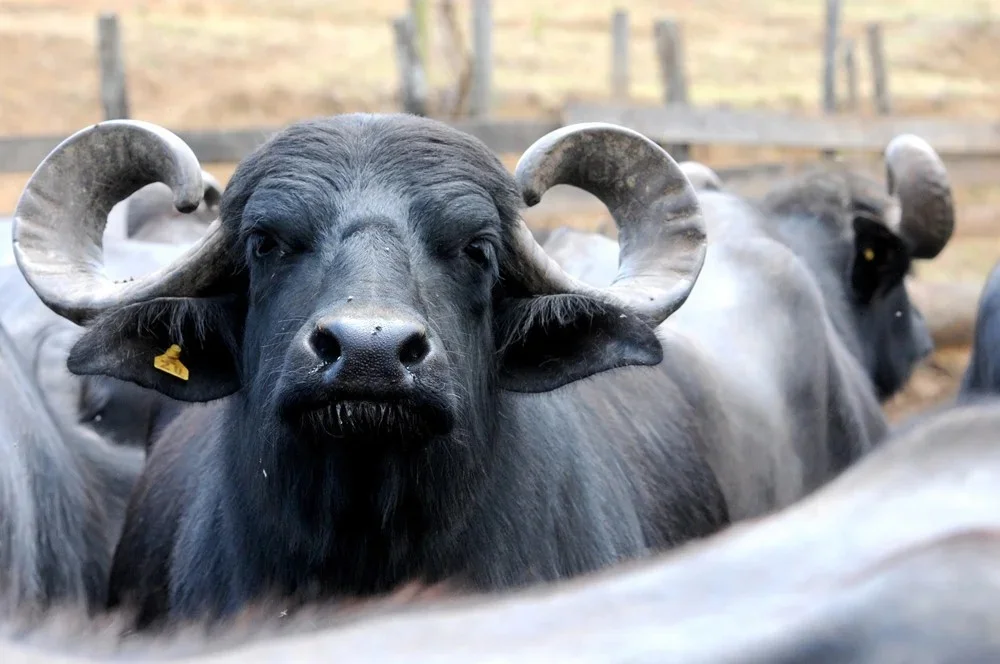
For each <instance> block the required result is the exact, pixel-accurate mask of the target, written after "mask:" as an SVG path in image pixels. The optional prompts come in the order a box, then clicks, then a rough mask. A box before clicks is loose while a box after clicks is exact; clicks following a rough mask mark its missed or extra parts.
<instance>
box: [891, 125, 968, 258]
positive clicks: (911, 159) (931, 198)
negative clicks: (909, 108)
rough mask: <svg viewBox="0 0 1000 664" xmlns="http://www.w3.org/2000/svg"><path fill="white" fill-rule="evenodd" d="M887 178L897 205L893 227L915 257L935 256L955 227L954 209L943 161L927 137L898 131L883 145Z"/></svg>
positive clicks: (946, 242) (949, 237) (945, 243)
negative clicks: (897, 133) (897, 209)
mask: <svg viewBox="0 0 1000 664" xmlns="http://www.w3.org/2000/svg"><path fill="white" fill-rule="evenodd" d="M884 154H885V166H886V182H887V185H888V190H889V194H890V195H891V196H894V197H895V198H896V199H897V203H898V206H899V218H898V221H897V224H898V227H897V228H896V231H897V232H898V233H899V235H900V236H901V237H903V238H904V239H905V240H906V241H907V242H909V243H910V245H911V250H912V252H913V255H914V256H915V257H916V258H934V257H935V256H937V255H938V254H939V253H941V250H942V249H944V247H945V245H947V244H948V240H949V239H951V234H952V233H953V232H954V230H955V209H954V205H953V203H952V195H951V185H950V184H949V182H948V171H947V170H946V169H945V167H944V163H943V162H942V161H941V158H940V157H939V156H938V154H937V152H935V151H934V148H932V147H931V146H930V145H929V144H928V143H927V141H925V140H924V139H922V138H920V137H919V136H914V135H913V134H901V135H899V136H897V137H896V138H894V139H892V141H890V142H889V145H888V146H886V148H885V153H884Z"/></svg>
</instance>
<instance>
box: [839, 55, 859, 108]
mask: <svg viewBox="0 0 1000 664" xmlns="http://www.w3.org/2000/svg"><path fill="white" fill-rule="evenodd" d="M840 48H841V57H842V58H843V60H844V78H845V79H846V81H845V85H846V87H847V99H846V100H845V103H844V108H845V110H847V111H850V112H851V113H856V112H857V110H858V63H857V61H856V60H855V58H854V40H853V39H845V40H844V41H843V42H842V43H841V45H840Z"/></svg>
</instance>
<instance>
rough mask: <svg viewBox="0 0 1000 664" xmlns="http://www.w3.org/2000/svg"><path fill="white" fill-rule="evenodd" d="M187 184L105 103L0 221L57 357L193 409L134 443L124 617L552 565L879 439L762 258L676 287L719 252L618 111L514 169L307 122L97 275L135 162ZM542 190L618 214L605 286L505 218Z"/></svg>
mask: <svg viewBox="0 0 1000 664" xmlns="http://www.w3.org/2000/svg"><path fill="white" fill-rule="evenodd" d="M123 154H124V155H129V158H128V159H127V160H122V159H121V158H120V157H121V155H123ZM892 163H893V164H894V165H896V166H904V165H905V166H909V164H899V163H897V162H895V161H893V162H892ZM200 172H201V171H200V167H199V165H198V162H197V160H196V158H195V156H194V154H193V153H192V152H191V150H190V149H189V148H188V146H186V145H185V144H184V143H183V142H182V141H181V140H180V139H179V138H178V137H177V136H176V135H174V134H172V133H170V132H168V131H166V130H164V129H162V128H160V127H157V126H156V125H151V124H149V123H143V122H137V121H109V122H104V123H100V124H97V125H95V126H92V127H89V128H87V129H84V130H81V131H80V132H77V133H76V134H74V135H73V136H71V137H69V138H67V139H66V141H64V142H63V143H62V144H60V146H58V147H57V148H56V149H55V150H54V151H53V152H52V153H51V154H50V155H49V156H48V157H47V158H46V159H45V160H44V161H43V162H42V164H41V165H40V166H39V167H38V169H36V171H35V173H34V174H33V175H32V177H31V178H30V180H29V181H28V184H27V185H26V187H25V191H24V193H23V194H22V196H21V199H20V201H19V203H18V208H17V213H16V217H15V223H16V228H15V238H16V239H17V242H16V244H15V257H16V259H17V262H18V265H19V266H20V268H21V269H22V271H23V272H24V274H25V277H26V279H27V280H28V282H29V283H30V284H31V285H32V287H33V288H34V289H35V291H36V292H37V293H38V294H39V296H40V298H41V299H42V300H43V301H44V302H45V303H46V304H47V305H48V306H49V307H50V308H52V309H53V311H56V312H57V313H59V314H60V315H63V316H65V317H67V318H69V319H71V320H73V321H74V322H76V323H78V324H81V325H83V326H85V327H86V330H87V331H86V332H85V333H84V334H83V335H82V336H81V338H80V340H79V341H77V342H76V344H75V345H74V347H73V349H72V350H71V352H70V354H69V359H68V366H69V368H70V370H71V371H73V372H74V373H78V374H84V375H93V374H99V375H108V376H112V377H116V378H120V379H123V380H129V381H133V382H135V383H137V384H139V385H142V386H145V387H150V388H154V389H157V390H159V391H160V392H162V393H164V394H166V395H168V396H170V397H172V398H176V399H179V400H183V401H190V402H198V403H200V404H202V405H198V406H191V407H189V408H187V409H185V410H184V412H183V413H182V414H181V415H180V416H178V417H177V418H176V419H174V420H173V421H172V422H171V423H170V425H168V427H167V429H166V430H165V431H164V433H163V435H162V436H161V437H160V438H159V439H158V440H157V441H156V443H155V444H154V446H153V449H152V451H151V454H150V456H149V458H148V462H147V465H146V468H145V471H144V474H143V477H142V478H141V479H140V481H139V484H138V486H137V488H136V490H135V492H134V493H133V499H132V501H131V503H130V507H129V513H128V516H127V519H126V525H125V527H124V530H123V535H122V539H121V542H120V544H119V547H118V549H117V552H116V556H115V564H114V568H113V571H112V583H111V589H110V591H109V592H110V595H111V597H112V599H111V604H112V605H122V604H124V605H132V604H135V605H138V606H140V607H141V618H140V621H141V622H142V623H143V624H146V622H149V621H152V620H154V619H156V618H158V617H166V618H168V619H179V618H185V617H192V616H199V615H209V616H217V615H221V616H224V615H227V614H229V613H231V612H233V611H236V610H238V609H239V608H240V607H241V606H243V605H245V604H246V603H247V602H249V601H251V600H252V599H253V598H254V597H257V596H259V595H260V594H261V593H266V592H277V593H279V594H280V593H285V594H287V595H288V596H289V597H293V596H294V597H304V598H308V597H323V596H336V595H338V594H341V593H346V594H353V595H358V594H360V595H365V594H371V593H379V592H383V591H386V590H387V589H391V588H394V587H397V586H398V585H400V584H402V583H405V582H408V581H411V580H419V581H424V582H427V583H436V582H438V581H441V580H447V581H448V582H449V583H451V584H453V585H455V586H456V587H461V588H465V589H473V590H487V591H489V590H502V589H506V588H512V587H516V586H521V585H525V584H531V583H535V582H541V581H547V580H553V579H559V578H565V577H570V576H574V575H577V574H581V573H584V572H588V571H593V570H596V569H600V568H603V567H606V566H607V565H610V564H613V563H616V562H619V561H622V560H626V559H630V558H635V557H638V556H643V555H646V554H648V553H649V552H652V551H658V550H663V549H665V548H668V547H671V546H675V545H678V544H681V543H683V542H686V541H689V540H691V539H693V538H698V537H702V536H705V535H708V534H710V533H713V532H715V531H717V530H718V529H719V528H721V527H723V526H725V525H726V524H727V523H729V520H730V518H746V517H752V516H759V515H761V514H765V513H767V512H769V511H771V510H773V509H775V508H779V507H782V506H785V505H788V504H790V503H792V502H794V501H795V500H797V499H799V498H801V497H802V496H803V495H805V494H807V493H809V492H810V491H812V490H813V489H815V488H816V487H818V486H820V485H822V484H824V483H825V482H827V481H828V480H829V479H831V478H832V477H834V476H835V475H836V474H837V473H839V472H840V471H841V470H843V469H844V468H845V467H847V466H849V465H850V464H851V463H852V462H854V461H855V460H856V459H858V458H860V457H861V456H862V455H864V454H865V453H866V452H867V451H868V449H869V448H870V447H871V446H872V445H874V444H875V443H876V441H878V440H879V439H880V438H881V437H882V436H883V435H884V433H885V430H886V425H885V420H884V418H883V416H882V413H881V410H880V408H879V404H878V403H877V401H876V400H875V399H874V397H873V396H870V395H869V393H866V392H865V391H864V390H862V389H860V388H859V387H858V386H859V385H863V384H864V381H865V377H864V375H863V374H862V373H861V372H860V371H857V370H856V366H855V364H852V363H851V362H849V361H848V355H847V351H846V350H845V349H844V348H843V347H842V346H841V345H838V344H837V343H836V337H835V336H834V335H833V334H832V332H831V331H830V325H831V324H830V321H829V319H828V318H827V317H826V316H825V313H824V310H823V306H822V300H821V294H820V293H819V291H818V290H817V289H816V287H815V285H814V283H813V282H812V281H811V280H810V279H809V278H808V276H807V273H806V272H805V270H804V268H802V267H801V265H800V263H799V262H798V261H796V260H795V259H794V256H793V255H792V254H791V252H789V251H788V250H787V249H786V248H785V247H784V246H782V245H781V244H779V243H776V242H773V241H770V242H768V241H756V242H745V241H743V239H738V241H737V242H734V246H732V247H729V248H726V249H725V251H727V252H728V254H727V256H728V258H727V260H728V263H727V264H726V265H724V266H721V267H718V268H713V269H716V270H717V272H716V274H715V275H714V276H713V277H712V278H713V279H714V280H715V284H716V287H718V286H719V285H720V284H721V283H722V281H723V280H724V279H725V278H726V277H728V278H730V279H731V280H732V283H731V284H730V290H729V293H728V295H726V294H725V293H724V292H723V291H721V290H718V291H717V293H718V294H717V295H712V296H711V297H709V296H707V295H703V296H702V298H701V301H700V302H692V300H691V298H690V297H689V295H690V294H691V292H692V287H693V286H695V284H696V281H698V282H700V279H701V278H704V271H703V270H702V265H703V263H705V264H706V266H707V262H706V261H715V260H718V257H717V258H712V255H711V254H712V251H711V250H710V251H709V256H708V258H707V259H706V248H705V232H704V226H703V215H702V209H701V205H700V204H699V202H698V197H697V195H696V193H695V190H694V188H693V187H692V186H691V184H690V183H689V182H688V180H687V178H686V177H685V176H684V174H683V172H682V171H681V170H680V168H679V167H678V166H677V164H676V163H675V162H674V161H673V160H672V159H671V158H670V156H669V155H668V154H667V153H666V152H664V151H663V150H662V149H661V148H660V147H658V146H657V145H656V144H655V143H653V142H652V141H649V140H648V139H646V138H644V137H643V136H641V135H639V134H637V133H635V132H632V131H630V130H627V129H625V128H621V127H615V126H612V125H604V124H596V125H591V124H584V125H576V126H571V127H566V128H563V129H561V130H558V131H555V132H553V133H551V134H549V135H547V136H546V137H544V138H542V139H540V140H539V141H538V142H537V143H536V144H535V145H534V146H533V147H532V148H531V149H530V150H529V151H528V152H526V153H525V154H524V155H523V156H522V159H521V161H520V162H519V164H518V168H517V170H516V173H515V175H514V177H511V175H510V173H508V171H507V170H506V169H505V168H504V167H503V165H502V163H501V162H500V160H499V159H498V158H497V157H496V156H495V155H494V154H492V153H491V152H490V151H489V149H488V148H487V147H486V146H485V145H484V144H483V143H482V142H481V141H479V140H478V139H475V138H474V137H471V136H469V135H467V134H464V133H462V132H460V131H457V130H455V129H453V128H451V127H449V126H448V125H446V124H443V123H441V122H437V121H433V120H429V119H426V118H418V117H413V116H407V115H365V114H350V115H342V116H335V117H332V118H320V119H314V120H308V121H303V122H299V123H296V124H293V125H291V126H289V127H286V128H285V129H284V130H282V131H280V132H278V133H276V134H274V135H273V136H272V137H271V138H270V139H269V140H268V141H267V142H265V143H264V144H262V145H261V146H260V147H259V148H258V149H257V150H255V151H254V152H253V153H252V154H250V155H249V156H248V157H246V158H245V159H244V160H243V161H242V162H241V163H240V165H239V166H238V167H237V169H236V171H235V173H234V175H233V176H232V178H231V180H230V182H229V184H228V186H227V188H226V191H225V193H224V195H223V200H222V204H221V212H220V216H219V219H218V220H216V221H215V222H213V224H212V227H211V229H210V230H209V232H208V233H207V234H206V235H205V236H204V237H203V238H202V239H201V240H200V241H199V242H198V243H197V244H196V245H195V246H194V247H192V249H191V250H189V251H188V252H187V253H186V254H185V255H184V256H182V257H180V258H179V259H178V260H177V261H176V262H174V263H172V264H171V265H169V266H167V267H165V268H162V269H160V270H159V271H157V272H155V273H153V274H151V275H146V276H141V277H136V278H135V279H132V280H128V281H121V282H115V281H112V280H109V279H107V278H106V277H105V276H104V275H103V274H102V273H101V272H100V271H99V270H98V269H96V268H97V267H99V258H100V249H99V246H98V245H97V242H96V240H97V238H99V237H100V236H101V232H102V229H103V226H104V221H105V217H104V215H103V211H104V210H106V209H108V208H109V207H110V206H111V205H112V204H114V202H115V201H117V200H120V199H121V198H123V197H125V196H127V195H129V194H130V193H131V192H133V191H134V190H135V189H136V188H138V187H140V186H143V185H145V184H147V183H148V182H149V181H150V180H159V181H163V182H165V183H167V184H169V185H170V186H171V189H172V191H173V192H174V197H175V199H174V200H175V205H176V207H177V208H178V209H179V210H182V211H183V210H186V209H192V208H193V207H194V206H195V205H196V204H197V203H198V200H199V198H200V197H201V191H202V184H201V179H200ZM67 176H69V177H72V178H74V180H75V181H74V182H73V186H68V187H67V186H65V185H64V178H66V177H67ZM558 184H568V185H573V186H576V187H578V188H581V189H584V190H586V191H589V192H590V193H592V194H594V195H595V196H597V197H598V198H600V199H601V200H602V201H603V202H604V203H605V204H606V205H607V206H608V208H609V209H610V210H611V212H612V214H613V216H614V218H615V220H616V224H617V225H618V228H619V238H620V240H621V255H620V269H619V276H618V279H617V280H616V282H615V283H614V284H613V285H611V286H609V287H607V288H594V287H591V286H588V285H587V284H584V283H582V282H580V281H579V280H577V279H574V278H572V277H571V276H569V275H568V274H566V272H565V271H563V270H562V269H561V268H560V267H559V266H558V265H557V264H556V263H555V262H554V261H553V260H552V259H551V258H550V257H549V256H547V255H546V254H545V252H544V251H543V250H542V248H541V247H540V246H538V244H537V243H536V242H535V240H534V238H533V237H532V235H531V233H530V231H529V230H528V228H527V226H526V225H525V223H524V221H523V220H522V218H521V217H520V214H519V213H520V208H521V206H522V199H523V201H525V202H527V203H528V204H529V205H534V204H536V203H537V202H538V201H539V200H540V199H541V196H542V195H543V194H544V193H545V191H546V190H548V189H549V188H550V187H552V186H555V185H558ZM79 191H87V192H89V194H90V195H89V196H88V197H85V198H82V197H79V196H74V195H73V192H79ZM722 250H723V249H722V248H716V249H715V250H714V251H715V252H719V251H722ZM700 273H701V274H702V277H699V274H700ZM748 274H756V275H758V277H759V278H758V279H756V280H753V283H754V284H755V287H756V288H757V290H756V291H753V292H750V293H745V294H744V293H742V292H741V289H742V288H743V287H744V285H745V284H747V283H748V281H751V280H749V279H748V276H747V275H748ZM704 292H705V293H709V292H710V291H704ZM779 295H780V297H779ZM764 303H767V309H766V315H764V314H763V313H762V306H763V304H764ZM682 304H683V305H684V306H683V307H681V305H682ZM685 311H687V312H688V314H687V315H684V319H685V322H684V324H683V325H681V326H674V325H672V324H671V323H672V321H673V319H674V317H676V316H678V315H682V314H683V312H685ZM693 311H698V312H700V315H699V316H698V317H694V318H693V317H692V316H691V315H690V312H693ZM664 321H666V323H665V324H664ZM730 337H736V338H735V339H730V344H732V345H731V350H730V351H729V352H728V353H722V352H721V351H720V350H719V346H718V341H719V340H720V339H723V338H730ZM817 339H819V340H823V339H828V340H829V342H828V343H825V344H824V343H817ZM789 357H794V358H795V361H794V366H792V365H791V363H789V362H787V361H786V362H785V363H784V364H785V365H786V366H787V368H786V369H785V370H783V371H779V370H776V369H775V367H777V366H780V365H781V362H782V358H789ZM734 358H738V360H736V361H734ZM866 396H870V398H867V399H866Z"/></svg>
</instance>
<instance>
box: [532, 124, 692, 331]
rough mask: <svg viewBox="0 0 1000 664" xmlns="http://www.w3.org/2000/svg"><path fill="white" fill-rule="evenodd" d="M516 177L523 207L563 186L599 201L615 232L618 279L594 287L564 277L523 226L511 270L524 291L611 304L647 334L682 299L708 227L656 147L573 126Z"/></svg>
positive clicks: (535, 148)
mask: <svg viewBox="0 0 1000 664" xmlns="http://www.w3.org/2000/svg"><path fill="white" fill-rule="evenodd" d="M514 177H515V178H516V179H517V183H518V185H519V186H520V189H521V195H522V197H523V198H524V201H525V203H527V204H528V205H529V206H530V205H535V204H537V203H538V202H539V201H540V200H541V198H542V195H543V194H544V193H545V192H546V191H547V190H548V189H549V188H551V187H553V186H555V185H557V184H569V185H572V186H575V187H578V188H580V189H583V190H584V191H587V192H589V193H591V194H593V195H594V196H596V197H597V198H598V199H600V200H601V202H603V203H604V204H605V205H606V206H607V208H608V210H609V211H610V212H611V216H612V217H613V218H614V220H615V224H616V225H617V226H618V245H619V267H618V275H617V276H616V277H615V280H614V281H613V282H612V283H611V285H610V286H608V287H607V288H594V287H592V286H589V285H587V284H584V283H583V282H581V281H579V280H578V279H575V278H573V277H572V276H570V275H569V274H567V273H566V272H565V271H564V270H563V269H562V268H561V267H560V266H559V264H558V263H556V261H555V260H554V259H552V257H551V256H549V255H548V254H546V253H545V250H544V249H542V248H541V247H540V246H539V245H538V243H537V242H535V240H534V238H533V237H532V235H531V231H530V230H528V227H527V226H526V225H525V224H524V222H523V220H522V221H521V224H520V228H519V233H518V237H517V239H516V241H517V245H516V247H515V254H516V257H515V263H516V265H515V266H514V268H515V269H517V270H518V271H519V272H520V275H519V276H520V278H521V279H522V281H523V282H524V284H525V286H527V287H528V289H529V290H531V291H532V292H534V293H535V294H538V295H542V294H555V293H576V294H582V295H590V296H592V297H595V298H598V299H604V300H606V301H611V302H613V303H615V304H617V305H619V306H623V307H624V308H627V309H629V310H631V311H633V312H635V313H637V314H638V315H640V316H642V317H643V318H644V319H645V320H646V321H647V322H648V323H649V324H651V325H653V326H656V325H659V324H660V323H662V322H663V321H664V320H666V319H667V318H668V317H669V316H670V314H672V313H673V312H674V311H676V310H677V308H678V307H680V306H681V305H682V304H683V303H684V301H685V300H686V299H687V297H688V295H689V294H690V293H691V289H692V288H693V287H694V283H695V280H696V279H697V278H698V274H699V273H700V271H701V267H702V265H703V263H704V261H705V251H706V237H705V225H704V221H703V219H702V214H701V207H700V206H699V204H698V195H697V193H696V192H695V190H694V187H692V186H691V183H690V182H688V179H687V178H686V177H685V175H684V172H683V171H682V170H681V169H680V167H678V165H677V162H675V161H674V160H673V158H672V157H671V156H670V155H669V154H668V153H667V152H666V151H665V150H664V149H663V148H661V147H660V146H658V145H657V144H656V143H654V142H653V141H651V140H649V139H648V138H646V137H645V136H643V135H642V134H639V133H638V132H635V131H632V130H631V129H626V128H625V127H620V126H616V125H612V124H606V123H582V124H575V125H570V126H568V127H563V128H561V129H557V130H555V131H553V132H550V133H549V134H547V135H546V136H543V137H542V138H540V139H539V140H538V141H536V142H535V144H534V145H532V146H531V147H530V148H528V150H527V151H526V152H525V153H524V155H523V156H522V157H521V160H520V161H519V162H518V164H517V167H516V169H515V174H514Z"/></svg>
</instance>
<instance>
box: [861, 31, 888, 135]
mask: <svg viewBox="0 0 1000 664" xmlns="http://www.w3.org/2000/svg"><path fill="white" fill-rule="evenodd" d="M867 33H868V57H869V58H870V59H871V69H872V98H873V102H874V104H875V112H876V113H878V114H879V115H889V114H890V113H892V104H891V100H890V98H889V78H888V75H887V72H886V69H885V46H884V45H883V43H882V26H881V25H879V24H878V23H869V24H868V29H867Z"/></svg>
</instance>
